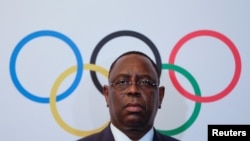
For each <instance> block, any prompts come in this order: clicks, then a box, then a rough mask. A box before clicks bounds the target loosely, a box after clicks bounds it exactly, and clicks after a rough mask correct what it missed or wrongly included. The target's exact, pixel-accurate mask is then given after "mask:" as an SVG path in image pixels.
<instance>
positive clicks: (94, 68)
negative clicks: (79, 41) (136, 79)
mask: <svg viewBox="0 0 250 141" xmlns="http://www.w3.org/2000/svg"><path fill="white" fill-rule="evenodd" d="M43 36H49V37H52V38H57V39H59V40H61V41H63V42H64V43H66V44H67V45H68V46H69V47H70V49H71V50H72V51H73V53H74V55H75V59H76V62H77V65H76V66H73V67H70V68H68V69H67V70H65V71H64V72H62V74H61V75H59V77H58V78H57V79H56V80H55V83H54V84H53V87H52V89H51V93H50V97H39V96H36V94H34V93H30V92H29V91H28V90H27V89H25V88H24V87H23V85H22V84H21V83H20V81H19V79H18V77H17V73H16V60H17V58H18V54H19V52H20V51H21V49H22V48H23V47H24V46H25V45H26V44H27V43H28V42H30V41H31V40H34V39H36V38H39V37H43ZM122 36H130V37H134V38H137V39H139V40H141V41H143V42H144V43H145V44H147V45H148V47H149V48H150V49H151V51H152V52H153V54H154V57H155V60H156V64H157V67H158V68H159V69H160V70H169V76H170V80H171V81H172V83H173V85H174V86H175V87H176V89H177V91H178V92H179V93H180V94H181V95H182V96H184V97H186V98H188V99H190V100H192V101H194V102H195V108H194V110H193V112H192V114H191V116H190V117H189V118H188V120H187V121H186V122H185V123H183V124H182V125H180V126H179V127H177V128H175V129H171V130H159V131H160V132H162V133H163V134H167V135H176V134H179V133H181V132H183V131H185V130H186V129H188V128H189V127H190V126H191V125H192V124H193V123H194V121H195V120H196V119H197V117H198V115H199V112H200V109H201V103H204V102H214V101H217V100H220V99H222V98H224V97H225V96H227V95H228V94H229V93H230V92H231V91H232V90H233V89H234V87H235V86H236V84H237V82H238V80H239V78H240V74H241V58H240V54H239V52H238V50H237V47H236V46H235V45H234V43H233V42H232V41H231V40H230V39H229V38H227V37H226V36H225V35H223V34H221V33H219V32H216V31H213V30H197V31H193V32H191V33H189V34H187V35H185V36H184V37H183V38H181V39H180V40H179V41H178V42H177V43H176V45H175V46H174V47H173V49H172V51H171V54H170V57H169V62H168V63H162V60H161V57H160V54H159V51H158V50H157V47H156V46H155V45H154V43H153V42H152V41H151V40H150V39H149V38H147V37H146V36H145V35H143V34H141V33H138V32H135V31H127V30H126V31H117V32H113V33H111V34H109V35H107V36H106V37H104V38H103V39H102V40H101V41H100V42H99V43H98V44H97V45H96V47H95V49H94V51H93V53H92V55H91V59H90V63H89V64H87V63H84V61H83V59H82V56H81V53H80V51H79V50H78V47H77V45H76V44H75V43H74V42H73V41H72V40H71V39H70V38H69V37H67V36H66V35H64V34H62V33H59V32H56V31H52V30H41V31H36V32H33V33H31V34H29V35H27V36H25V37H24V38H23V39H22V40H21V41H19V42H18V44H17V45H16V47H15V48H14V50H13V52H12V54H11V58H10V66H9V67H10V76H11V79H12V82H13V83H14V86H15V87H16V89H17V90H18V91H19V92H20V93H21V94H22V95H23V96H24V97H26V98H27V99H29V100H31V101H34V102H37V103H47V104H49V105H50V109H51V111H52V114H53V117H54V118H55V120H56V122H57V123H58V124H59V125H60V126H61V127H62V128H63V129H64V130H66V131H67V132H69V133H71V134H74V135H77V136H87V135H89V134H92V133H96V132H98V131H100V130H102V129H103V128H105V127H106V126H107V124H108V123H109V122H106V123H105V124H104V125H102V126H101V127H99V128H97V129H95V130H88V131H81V130H78V129H75V128H72V127H71V126H70V125H68V124H67V123H66V122H64V121H63V119H62V118H61V117H60V115H59V113H58V111H57V107H56V102H59V101H61V100H63V99H65V98H67V97H68V96H69V95H70V94H72V93H73V92H74V90H75V89H76V88H77V86H78V84H79V82H80V80H81V78H82V75H83V70H91V73H90V75H91V79H92V81H93V83H94V85H95V87H96V88H97V89H98V91H100V93H102V85H101V84H100V82H99V80H98V78H97V75H96V72H98V73H101V74H102V75H104V76H105V77H107V76H108V70H106V69H104V68H103V67H101V66H98V65H97V64H96V57H97V55H98V53H99V51H100V50H101V49H102V47H103V46H104V45H105V44H106V43H107V42H109V41H111V40H112V39H115V38H118V37H122ZM200 36H210V37H213V38H216V39H218V40H220V41H222V42H223V43H225V45H226V46H227V47H228V48H229V49H230V51H231V53H232V55H233V57H234V64H235V71H234V74H233V77H232V80H231V81H230V83H229V85H228V86H227V87H226V88H225V89H223V90H222V91H220V92H218V93H216V94H214V95H212V96H202V95H201V91H200V88H199V85H198V83H197V81H196V80H195V78H194V77H193V76H192V75H191V74H190V73H189V72H188V71H187V70H185V69H184V68H182V67H180V66H177V65H175V58H176V56H177V53H178V51H179V50H180V49H181V47H183V45H184V44H185V43H186V42H188V41H189V40H191V39H193V38H197V37H200ZM175 72H178V73H180V74H182V75H183V76H184V77H186V78H187V80H188V81H189V82H190V83H191V85H192V87H193V89H194V92H193V93H192V92H189V91H187V90H185V89H184V88H183V87H182V86H181V84H180V83H179V82H178V80H177V78H176V75H175ZM72 73H76V76H75V79H74V81H73V82H72V84H71V85H70V86H69V88H68V89H66V90H65V91H64V92H62V93H60V94H57V90H58V88H59V86H60V85H61V83H62V81H63V80H64V79H65V78H67V76H69V75H70V74H72Z"/></svg>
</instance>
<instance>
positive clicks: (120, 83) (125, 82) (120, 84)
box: [115, 80, 129, 86]
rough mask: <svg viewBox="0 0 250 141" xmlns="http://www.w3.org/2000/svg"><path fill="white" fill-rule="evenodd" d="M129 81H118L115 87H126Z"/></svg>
mask: <svg viewBox="0 0 250 141" xmlns="http://www.w3.org/2000/svg"><path fill="white" fill-rule="evenodd" d="M128 83H129V82H128V81H126V80H118V81H116V82H115V85H117V86H125V85H128Z"/></svg>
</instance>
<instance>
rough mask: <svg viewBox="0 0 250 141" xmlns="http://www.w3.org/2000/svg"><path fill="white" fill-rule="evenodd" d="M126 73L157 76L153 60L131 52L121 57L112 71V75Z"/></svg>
mask: <svg viewBox="0 0 250 141" xmlns="http://www.w3.org/2000/svg"><path fill="white" fill-rule="evenodd" d="M124 74H126V75H130V76H133V75H148V76H149V77H152V78H154V77H156V78H157V72H156V70H155V68H154V66H153V64H152V63H151V61H150V60H149V59H148V58H147V57H145V56H142V55H138V54H129V55H125V56H123V57H121V58H119V59H118V60H117V62H116V63H115V64H114V66H113V69H112V70H111V72H110V77H111V78H112V77H116V76H117V75H124Z"/></svg>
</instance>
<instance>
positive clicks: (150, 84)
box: [139, 79, 156, 87]
mask: <svg viewBox="0 0 250 141" xmlns="http://www.w3.org/2000/svg"><path fill="white" fill-rule="evenodd" d="M139 85H141V86H151V87H153V86H156V83H155V82H153V81H150V80H147V79H143V80H140V81H139Z"/></svg>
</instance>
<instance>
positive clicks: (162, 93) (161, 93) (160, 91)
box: [158, 86, 165, 109]
mask: <svg viewBox="0 0 250 141" xmlns="http://www.w3.org/2000/svg"><path fill="white" fill-rule="evenodd" d="M164 95H165V87H164V86H161V87H159V105H158V108H159V109H160V108H161V103H162V101H163V98H164Z"/></svg>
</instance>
